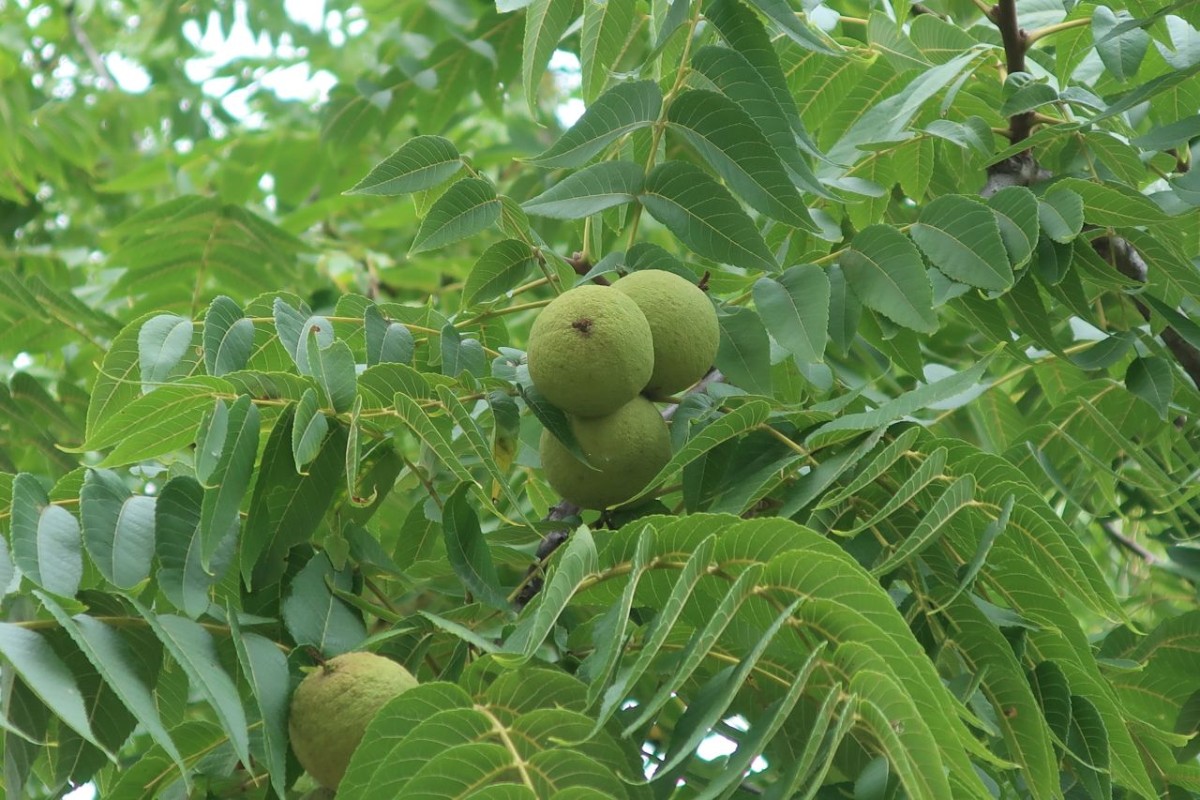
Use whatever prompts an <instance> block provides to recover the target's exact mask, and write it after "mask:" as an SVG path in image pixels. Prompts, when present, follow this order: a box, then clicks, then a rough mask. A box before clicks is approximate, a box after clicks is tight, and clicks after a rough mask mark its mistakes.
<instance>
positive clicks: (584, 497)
mask: <svg viewBox="0 0 1200 800" xmlns="http://www.w3.org/2000/svg"><path fill="white" fill-rule="evenodd" d="M571 429H572V430H573V431H574V432H575V438H576V440H577V441H578V442H579V446H580V447H581V448H582V449H583V452H584V453H586V454H587V457H588V461H590V462H591V464H592V466H594V467H596V469H595V470H593V469H590V468H589V467H588V466H587V465H586V464H584V463H583V462H581V461H579V460H578V459H576V458H575V457H574V456H573V455H571V453H570V451H569V450H567V448H566V447H564V446H563V445H562V443H561V442H559V441H558V439H556V438H554V435H553V434H552V433H550V431H548V430H543V431H542V440H541V448H540V449H541V454H542V469H543V470H544V471H545V473H546V480H548V481H549V482H550V486H552V487H553V488H554V491H556V492H558V493H559V494H560V495H562V497H563V498H565V499H566V500H569V501H571V502H572V503H574V504H575V505H577V506H580V507H582V508H608V507H609V506H615V505H619V504H621V503H623V502H625V501H626V500H628V499H629V498H631V497H633V496H634V495H635V494H637V493H638V492H640V491H641V490H642V489H643V488H644V487H645V486H646V484H647V483H649V482H650V480H651V479H652V478H653V477H654V476H655V475H657V474H658V471H659V470H660V469H662V467H663V465H664V464H666V463H667V461H669V460H670V458H671V438H670V435H669V434H668V432H667V423H666V422H664V421H663V418H662V414H660V413H659V411H658V408H656V407H655V405H654V403H652V402H650V401H649V400H647V399H646V398H644V397H635V398H634V399H633V400H631V401H629V402H628V403H626V404H625V405H624V406H622V407H621V408H619V409H617V411H616V412H614V413H612V414H609V415H608V416H606V417H596V418H591V419H588V418H580V417H573V418H572V419H571ZM597 470H598V471H597Z"/></svg>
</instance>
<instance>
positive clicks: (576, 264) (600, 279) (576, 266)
mask: <svg viewBox="0 0 1200 800" xmlns="http://www.w3.org/2000/svg"><path fill="white" fill-rule="evenodd" d="M567 263H568V264H570V265H571V269H573V270H575V274H576V275H578V276H579V277H581V278H582V277H583V276H584V275H587V274H588V272H590V271H591V269H592V262H590V261H589V260H588V257H587V256H586V255H584V254H583V253H573V254H572V255H571V257H570V258H568V259H567ZM592 283H595V284H598V285H600V286H611V285H612V284H611V283H610V282H609V280H608V278H606V277H604V276H603V275H597V276H596V277H594V278H592Z"/></svg>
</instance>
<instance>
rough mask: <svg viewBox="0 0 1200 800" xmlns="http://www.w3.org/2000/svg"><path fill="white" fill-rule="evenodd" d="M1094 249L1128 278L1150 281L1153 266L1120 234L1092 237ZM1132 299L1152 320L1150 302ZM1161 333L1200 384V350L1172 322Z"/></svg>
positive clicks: (1143, 315) (1184, 366) (1148, 318)
mask: <svg viewBox="0 0 1200 800" xmlns="http://www.w3.org/2000/svg"><path fill="white" fill-rule="evenodd" d="M1092 249H1093V250H1095V251H1096V252H1097V253H1098V254H1099V255H1100V257H1101V258H1103V259H1104V260H1105V261H1107V262H1108V263H1109V264H1111V265H1112V266H1113V269H1115V270H1116V271H1117V272H1119V273H1121V274H1122V275H1124V276H1125V277H1126V278H1129V279H1130V280H1134V281H1137V282H1138V283H1145V282H1146V277H1147V275H1148V274H1149V270H1150V267H1149V265H1147V264H1146V260H1145V259H1143V258H1142V256H1141V254H1140V253H1139V252H1138V251H1137V250H1136V249H1135V248H1134V247H1133V245H1131V244H1130V243H1129V241H1128V240H1126V239H1122V238H1121V237H1119V236H1100V237H1097V238H1096V239H1093V240H1092ZM1130 300H1131V301H1132V302H1133V307H1134V308H1136V309H1137V311H1138V313H1139V314H1141V315H1142V319H1144V320H1146V321H1147V322H1149V321H1150V316H1151V312H1150V309H1149V308H1148V307H1147V306H1146V304H1145V303H1143V302H1141V301H1140V300H1138V299H1137V298H1136V297H1131V298H1130ZM1159 336H1161V337H1162V340H1163V344H1165V345H1166V346H1167V349H1168V350H1170V351H1171V355H1172V356H1174V357H1175V360H1176V361H1178V362H1179V366H1181V367H1183V371H1184V372H1186V373H1187V374H1188V377H1190V378H1191V379H1192V383H1194V384H1196V386H1200V350H1197V349H1196V348H1195V347H1193V346H1192V345H1191V344H1189V343H1188V342H1187V341H1186V340H1185V339H1184V338H1183V337H1182V336H1180V335H1179V332H1178V331H1176V330H1175V329H1174V328H1172V327H1171V326H1170V325H1168V326H1167V327H1165V328H1163V330H1162V333H1160V334H1159Z"/></svg>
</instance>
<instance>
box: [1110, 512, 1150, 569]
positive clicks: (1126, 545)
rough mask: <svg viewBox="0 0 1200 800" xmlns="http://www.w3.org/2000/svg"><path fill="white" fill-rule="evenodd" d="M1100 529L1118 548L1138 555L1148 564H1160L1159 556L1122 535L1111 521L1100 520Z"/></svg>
mask: <svg viewBox="0 0 1200 800" xmlns="http://www.w3.org/2000/svg"><path fill="white" fill-rule="evenodd" d="M1100 528H1101V530H1103V531H1104V535H1105V536H1107V537H1108V538H1109V540H1110V541H1111V542H1113V544H1116V545H1117V546H1118V547H1121V548H1123V549H1125V550H1128V551H1129V552H1131V553H1133V554H1135V555H1137V556H1138V557H1139V558H1141V559H1142V560H1143V561H1145V562H1146V563H1147V564H1151V565H1153V564H1157V563H1158V556H1156V555H1154V553H1151V552H1150V551H1149V550H1147V549H1146V548H1145V547H1142V546H1141V545H1140V544H1138V543H1137V542H1135V541H1134V540H1133V539H1130V538H1129V537H1128V536H1126V535H1125V534H1123V533H1121V532H1120V531H1119V530H1117V526H1116V525H1114V524H1113V523H1112V522H1111V521H1110V520H1100Z"/></svg>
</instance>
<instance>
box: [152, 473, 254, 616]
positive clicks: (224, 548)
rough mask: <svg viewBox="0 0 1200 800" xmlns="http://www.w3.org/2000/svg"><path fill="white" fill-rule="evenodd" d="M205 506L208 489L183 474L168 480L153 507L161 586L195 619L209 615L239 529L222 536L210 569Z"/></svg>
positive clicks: (177, 606)
mask: <svg viewBox="0 0 1200 800" xmlns="http://www.w3.org/2000/svg"><path fill="white" fill-rule="evenodd" d="M203 502H204V487H202V486H201V485H200V484H199V483H197V482H196V480H195V479H193V478H190V477H186V476H183V475H180V476H177V477H175V478H172V479H171V480H169V481H167V483H166V485H165V486H163V487H162V489H161V491H160V492H159V495H158V500H157V502H156V503H155V505H154V529H155V543H154V546H155V551H156V553H157V555H158V561H159V564H160V568H159V569H158V571H157V573H156V577H157V580H158V584H159V586H160V587H161V588H162V591H163V593H164V594H165V595H166V596H167V598H168V599H169V600H170V601H171V603H172V604H173V605H174V606H175V607H176V608H177V609H179V610H180V611H182V612H183V613H184V614H185V615H187V616H188V617H191V618H193V619H194V618H196V617H199V616H200V615H201V614H203V613H204V612H205V611H207V610H208V607H209V604H210V602H211V599H210V597H209V590H210V588H211V587H212V586H213V585H214V584H216V583H217V582H218V581H219V580H220V579H221V578H222V576H223V575H224V573H225V570H226V569H228V568H229V565H230V562H231V561H232V560H233V556H234V548H235V545H236V543H237V533H238V527H239V525H238V520H234V521H233V523H232V524H231V525H230V527H229V528H228V529H227V530H225V531H223V532H222V535H221V541H220V545H219V546H218V547H217V550H216V552H214V553H213V555H212V557H211V558H210V559H209V561H208V568H207V569H205V566H204V563H203V558H202V556H201V550H202V546H201V534H200V513H201V506H202V504H203Z"/></svg>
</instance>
